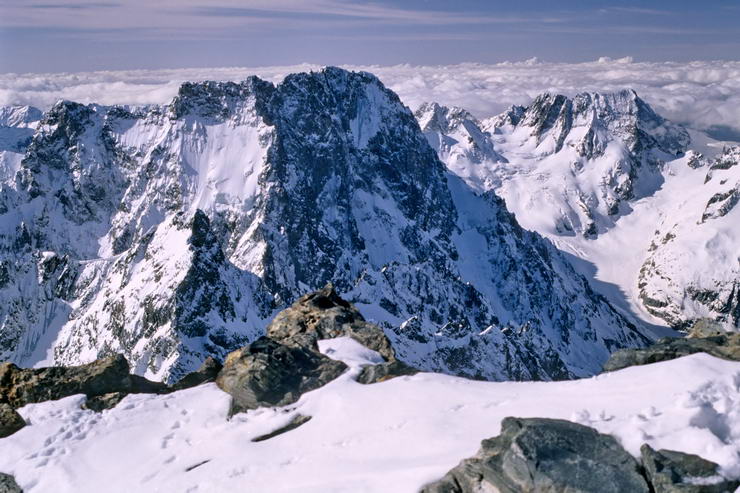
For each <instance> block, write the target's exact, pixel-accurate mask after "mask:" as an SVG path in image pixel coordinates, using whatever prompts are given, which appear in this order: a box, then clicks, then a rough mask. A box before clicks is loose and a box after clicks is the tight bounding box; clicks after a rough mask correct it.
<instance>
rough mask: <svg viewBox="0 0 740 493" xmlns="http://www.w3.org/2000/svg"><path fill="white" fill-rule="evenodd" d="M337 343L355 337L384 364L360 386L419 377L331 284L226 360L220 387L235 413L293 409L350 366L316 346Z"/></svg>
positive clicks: (370, 370) (283, 314)
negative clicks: (322, 342)
mask: <svg viewBox="0 0 740 493" xmlns="http://www.w3.org/2000/svg"><path fill="white" fill-rule="evenodd" d="M335 337H351V338H352V339H354V340H356V341H357V342H359V343H360V344H362V345H363V346H365V347H367V348H369V349H372V350H374V351H377V352H378V353H379V354H380V355H381V356H383V358H384V359H385V363H381V364H379V365H374V366H368V367H365V368H364V369H363V371H362V373H361V374H360V375H359V376H358V381H360V382H361V383H373V382H376V381H380V380H384V379H387V378H392V377H393V376H397V375H408V374H411V373H414V372H415V370H414V369H412V368H410V367H408V366H407V365H405V364H404V363H403V362H401V361H399V360H398V359H397V358H396V355H395V352H394V351H393V348H392V346H391V343H390V341H389V340H388V338H387V337H386V335H385V334H384V333H383V330H382V329H380V327H378V326H376V325H373V324H371V323H368V322H367V321H365V319H364V318H363V317H362V315H361V314H360V312H359V311H357V309H356V308H355V307H354V306H352V305H351V304H350V303H348V302H347V301H345V300H343V299H342V298H341V297H340V296H339V295H338V294H337V292H336V291H335V290H334V286H332V285H331V284H328V285H327V286H325V287H324V288H323V289H320V290H318V291H316V292H313V293H310V294H307V295H305V296H303V297H301V298H300V299H299V300H298V301H296V302H295V303H294V304H293V305H292V306H291V307H290V308H287V309H286V310H283V311H282V312H280V313H279V314H278V315H277V316H276V317H275V319H274V320H273V321H272V323H270V325H269V326H268V327H267V335H266V336H263V337H260V338H259V339H258V340H256V341H255V342H253V343H252V344H249V345H248V346H245V347H243V348H241V349H238V350H237V351H234V352H232V353H231V354H229V355H228V356H227V358H226V361H225V363H224V367H223V369H222V370H221V372H220V373H219V375H218V377H217V379H216V383H217V384H218V386H219V387H220V388H221V389H222V390H224V391H225V392H228V393H229V394H231V395H232V397H233V401H232V408H231V413H232V414H233V413H238V412H242V411H246V410H249V409H256V408H258V407H262V406H283V405H286V404H292V403H293V402H295V401H297V400H298V398H299V397H300V396H301V394H303V393H305V392H308V391H311V390H314V389H317V388H319V387H321V386H323V385H325V384H327V383H328V382H330V381H332V380H334V379H335V378H337V377H338V376H339V375H341V374H342V373H344V371H346V370H347V365H345V364H344V363H342V362H341V361H336V360H333V359H330V358H328V357H327V356H325V355H323V354H321V353H320V352H319V346H318V341H320V340H322V339H333V338H335Z"/></svg>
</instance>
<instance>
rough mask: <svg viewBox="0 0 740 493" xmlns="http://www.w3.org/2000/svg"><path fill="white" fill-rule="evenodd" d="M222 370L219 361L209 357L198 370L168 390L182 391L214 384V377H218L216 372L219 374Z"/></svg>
mask: <svg viewBox="0 0 740 493" xmlns="http://www.w3.org/2000/svg"><path fill="white" fill-rule="evenodd" d="M222 368H223V365H222V364H221V363H220V362H219V361H217V360H216V359H214V358H212V357H211V356H209V357H208V358H206V360H205V361H204V362H203V364H202V365H201V366H200V368H198V369H197V370H196V371H194V372H190V373H188V374H187V375H185V376H184V377H182V378H181V379H180V380H178V381H177V382H176V383H174V384H173V385H172V386H171V387H170V388H171V389H172V390H183V389H189V388H191V387H195V386H197V385H201V384H204V383H208V382H215V381H216V377H217V376H218V372H220V371H221V369H222Z"/></svg>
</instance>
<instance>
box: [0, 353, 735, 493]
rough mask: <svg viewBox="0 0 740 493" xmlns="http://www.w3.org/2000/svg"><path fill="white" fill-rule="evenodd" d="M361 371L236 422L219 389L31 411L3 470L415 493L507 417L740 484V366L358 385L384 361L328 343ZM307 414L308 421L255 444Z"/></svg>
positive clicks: (179, 487) (182, 485) (183, 487)
mask: <svg viewBox="0 0 740 493" xmlns="http://www.w3.org/2000/svg"><path fill="white" fill-rule="evenodd" d="M321 347H322V350H324V351H325V352H326V353H327V354H329V355H330V356H332V357H334V358H337V359H343V360H346V361H347V362H348V363H349V364H350V366H351V370H350V371H349V372H347V373H346V374H345V375H343V376H342V377H340V378H338V379H337V380H335V381H333V382H331V383H330V384H328V385H326V386H325V387H323V388H321V389H319V390H316V391H314V392H310V393H308V394H305V395H304V396H303V397H302V398H301V399H300V400H299V401H298V402H297V403H296V404H295V405H292V406H288V407H285V408H278V409H258V410H256V411H250V412H248V413H245V414H239V415H236V416H235V417H233V418H232V419H231V420H228V419H227V409H228V404H229V397H228V395H227V394H225V393H223V392H221V391H220V390H219V389H218V388H217V387H216V386H215V385H214V384H207V385H203V386H200V387H197V388H194V389H190V390H185V391H180V392H176V393H174V394H170V395H166V396H152V395H131V396H128V397H127V398H125V399H124V400H123V401H122V402H121V403H120V404H119V405H118V406H117V407H116V408H114V409H112V410H109V411H105V412H103V413H101V414H98V413H94V412H92V411H82V410H80V409H79V405H80V403H81V402H82V400H83V397H81V396H75V397H69V398H67V399H63V400H60V401H56V402H48V403H42V404H34V405H28V406H26V407H24V408H22V409H21V410H20V412H21V414H22V415H23V416H24V417H25V418H26V419H27V420H29V421H30V422H31V426H28V427H26V428H24V429H22V430H21V431H19V432H18V433H16V434H15V435H13V436H11V437H9V438H5V439H2V440H0V471H4V472H8V473H12V474H14V475H15V477H16V479H17V480H18V482H19V483H20V485H21V486H22V487H23V488H24V490H25V491H27V492H41V491H53V492H60V493H61V492H87V491H107V492H116V491H121V492H124V491H125V492H131V491H178V492H180V491H182V492H185V491H191V492H195V491H197V492H211V491H212V492H217V491H250V492H283V491H300V492H322V493H324V492H332V491H347V492H384V493H386V492H413V491H417V490H418V489H419V488H420V487H421V486H422V485H423V484H425V483H426V482H428V481H431V480H434V479H435V478H438V477H440V476H442V475H443V474H444V473H445V472H446V471H447V470H448V469H450V468H451V467H452V466H454V465H455V464H457V463H458V462H459V461H460V460H461V459H462V458H464V457H469V456H471V455H472V454H474V453H475V452H476V450H477V449H478V446H479V443H480V440H481V439H483V438H486V437H491V436H494V435H496V434H498V433H499V430H500V421H501V419H502V418H503V417H505V416H521V417H527V416H541V417H554V418H564V419H570V420H574V421H578V422H580V423H583V424H586V425H589V426H593V427H595V428H597V429H598V430H600V431H602V432H606V433H612V434H614V435H616V436H617V437H618V438H619V440H620V441H621V442H622V444H623V445H624V446H625V447H626V448H627V450H629V451H630V452H631V453H633V454H637V453H638V449H639V447H640V445H641V444H642V443H645V442H647V443H649V444H651V445H652V446H653V447H655V448H669V449H674V450H680V451H684V452H690V453H696V454H699V455H701V456H703V457H705V458H707V459H710V460H713V461H715V462H717V463H719V464H720V465H721V466H722V472H723V473H724V474H725V475H728V476H731V477H738V476H740V363H736V362H728V361H723V360H720V359H716V358H713V357H710V356H708V355H705V354H697V355H693V356H689V357H685V358H681V359H678V360H673V361H669V362H664V363H658V364H653V365H649V366H643V367H634V368H628V369H626V370H622V371H619V372H615V373H611V374H604V375H600V376H597V377H593V378H590V379H585V380H579V381H569V382H557V383H531V382H519V383H515V382H505V383H491V382H476V381H470V380H465V379H461V378H455V377H450V376H445V375H439V374H429V373H422V374H418V375H415V376H412V377H401V378H396V379H393V380H390V381H386V382H383V383H379V384H373V385H361V384H359V383H356V382H355V381H354V380H352V379H351V375H352V374H353V373H355V372H356V371H357V365H360V364H364V363H367V362H369V361H374V360H375V357H376V355H373V354H372V353H369V352H367V350H365V349H364V348H362V347H361V346H359V345H358V344H353V343H352V342H351V341H350V342H347V341H346V340H344V341H341V340H340V341H332V342H331V343H322V344H321ZM297 413H300V414H302V415H307V416H312V419H311V420H310V421H309V422H308V423H306V424H304V425H302V426H301V427H299V428H298V429H295V430H293V431H290V432H287V433H285V434H282V435H279V436H277V437H275V438H272V439H269V440H266V441H263V442H258V443H253V442H251V441H250V440H251V439H252V438H254V437H257V436H259V435H263V434H265V433H268V432H270V431H273V430H275V429H277V428H279V427H281V426H283V425H284V424H286V423H287V422H288V421H290V419H291V418H292V417H293V416H294V415H295V414H297Z"/></svg>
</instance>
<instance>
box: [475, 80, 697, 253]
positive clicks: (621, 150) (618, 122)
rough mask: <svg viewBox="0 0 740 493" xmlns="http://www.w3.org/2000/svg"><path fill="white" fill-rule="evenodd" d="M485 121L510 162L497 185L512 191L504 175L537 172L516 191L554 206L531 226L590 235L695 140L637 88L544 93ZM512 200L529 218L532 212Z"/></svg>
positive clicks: (648, 188)
mask: <svg viewBox="0 0 740 493" xmlns="http://www.w3.org/2000/svg"><path fill="white" fill-rule="evenodd" d="M483 128H484V129H486V130H487V131H489V132H490V133H491V134H492V136H493V139H494V142H495V144H496V145H497V149H499V151H500V152H501V153H502V154H503V155H504V156H506V158H507V159H508V160H509V161H511V162H512V165H511V166H507V167H506V170H505V172H500V173H497V174H496V178H498V180H496V179H491V183H493V184H494V185H498V186H495V187H494V189H496V190H497V191H498V192H499V193H502V194H503V195H504V196H506V195H507V193H508V192H507V191H505V190H502V188H503V189H506V188H508V187H509V185H510V184H509V183H505V182H506V181H508V180H509V179H514V180H518V179H519V178H522V179H531V182H532V183H530V184H528V185H527V186H524V184H523V183H522V184H518V185H515V186H514V188H515V189H516V191H515V192H514V190H512V193H516V194H517V195H518V196H519V201H521V202H523V203H525V204H527V208H528V209H539V210H540V211H548V210H549V211H550V213H549V214H545V215H544V216H542V215H538V216H537V218H536V220H537V223H530V224H526V226H528V227H531V228H533V229H536V230H537V231H543V232H548V233H550V232H552V233H554V234H557V235H566V236H568V235H573V234H580V235H584V236H586V237H589V238H595V237H597V236H598V235H599V234H601V233H604V232H605V231H608V230H609V229H611V228H612V227H613V226H614V224H615V223H616V221H617V220H618V219H619V218H620V217H621V216H623V215H624V214H626V213H629V211H630V205H629V204H630V202H631V201H634V200H639V199H641V198H644V197H647V196H650V195H652V194H653V193H654V192H655V191H656V190H658V189H659V188H660V186H661V184H662V183H663V181H664V177H663V166H664V164H665V163H666V162H668V161H671V160H674V159H676V158H678V157H681V156H682V155H683V153H684V152H685V151H686V150H687V148H688V145H689V142H690V138H689V134H688V132H687V131H686V130H685V129H684V128H683V127H681V126H679V125H676V124H673V123H671V122H669V121H667V120H665V119H664V118H662V117H661V116H660V115H658V114H657V113H655V112H654V111H653V110H652V108H650V106H649V105H648V104H647V103H645V102H644V101H643V100H642V99H640V98H639V96H638V95H637V93H635V91H633V90H623V91H619V92H615V93H606V94H599V93H581V94H578V95H576V96H574V97H573V98H568V97H566V96H563V95H554V94H542V95H540V96H538V97H537V98H535V100H534V101H533V102H532V104H530V105H529V106H527V107H512V108H511V109H510V110H508V111H507V112H505V113H504V114H502V115H499V116H498V117H494V118H491V119H489V120H487V121H486V122H484V124H483ZM529 190H531V192H530V191H529ZM522 194H524V195H530V194H531V195H530V196H531V199H526V198H525V197H523V196H522ZM553 206H554V207H553ZM511 207H514V209H515V211H516V212H517V214H518V216H520V218H521V219H522V220H525V223H526V219H525V216H528V214H526V213H524V211H521V210H517V207H516V206H515V205H514V204H512V205H511ZM543 221H545V222H543Z"/></svg>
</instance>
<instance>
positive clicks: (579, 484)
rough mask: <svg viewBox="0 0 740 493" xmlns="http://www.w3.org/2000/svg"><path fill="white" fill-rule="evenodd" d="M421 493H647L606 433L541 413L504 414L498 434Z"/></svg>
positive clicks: (637, 472)
mask: <svg viewBox="0 0 740 493" xmlns="http://www.w3.org/2000/svg"><path fill="white" fill-rule="evenodd" d="M422 491H423V493H480V492H489V491H490V492H498V493H521V492H532V493H535V492H568V493H579V492H580V493H594V492H599V493H610V492H613V493H623V492H627V491H629V492H630V493H642V492H644V493H647V492H648V491H649V489H648V485H647V483H646V482H645V479H644V478H643V476H642V475H641V474H640V468H639V465H638V463H637V461H636V460H635V459H634V458H633V457H632V456H631V455H630V454H628V453H627V452H626V451H625V450H624V449H623V448H622V447H621V446H620V445H619V443H618V442H617V440H616V439H615V438H614V437H612V436H609V435H602V434H601V433H599V432H597V431H596V430H594V429H592V428H589V427H587V426H583V425H579V424H576V423H571V422H569V421H563V420H559V419H544V418H530V419H521V418H505V419H504V420H503V421H502V422H501V434H500V435H499V436H497V437H495V438H490V439H487V440H483V442H481V449H480V451H479V452H478V454H477V455H476V456H474V457H472V458H470V459H465V460H463V461H462V462H461V463H460V464H459V465H458V466H456V467H455V468H453V469H452V470H451V471H450V472H448V473H447V475H446V476H445V477H444V478H442V479H441V480H440V481H438V482H436V483H432V484H430V485H427V486H426V487H424V489H423V490H422Z"/></svg>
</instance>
